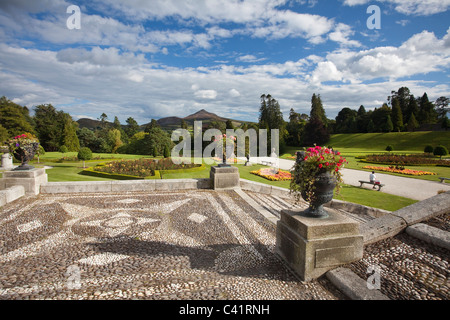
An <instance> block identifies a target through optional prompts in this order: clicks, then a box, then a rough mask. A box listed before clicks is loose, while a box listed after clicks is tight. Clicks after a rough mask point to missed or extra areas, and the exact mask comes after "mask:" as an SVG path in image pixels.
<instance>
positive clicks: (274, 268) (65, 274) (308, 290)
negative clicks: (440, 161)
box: [0, 190, 450, 300]
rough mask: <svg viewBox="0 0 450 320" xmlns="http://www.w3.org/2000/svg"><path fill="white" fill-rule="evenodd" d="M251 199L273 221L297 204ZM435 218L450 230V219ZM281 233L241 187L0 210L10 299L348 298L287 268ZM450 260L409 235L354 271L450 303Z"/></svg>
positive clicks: (386, 289)
mask: <svg viewBox="0 0 450 320" xmlns="http://www.w3.org/2000/svg"><path fill="white" fill-rule="evenodd" d="M247 194H248V195H249V196H250V197H251V198H252V199H253V200H254V201H256V202H258V203H259V204H260V205H261V206H262V207H263V208H265V209H266V210H268V211H270V212H271V213H272V214H273V215H274V216H278V217H279V211H280V210H281V209H287V208H292V206H293V203H292V202H291V201H289V199H282V198H279V197H277V196H273V195H272V196H268V195H262V194H258V193H252V192H247ZM289 202H290V203H289ZM296 207H297V208H300V209H302V208H303V209H304V208H306V204H300V205H299V206H296ZM341 212H342V213H343V214H346V215H348V216H350V217H351V218H353V219H355V220H357V221H358V222H360V223H365V222H366V221H368V220H371V219H373V218H372V217H369V216H362V215H355V214H350V213H346V212H344V211H341ZM426 223H428V224H430V225H432V226H434V227H438V228H441V229H443V230H446V231H449V230H450V217H449V215H448V214H447V215H444V216H442V217H437V218H433V219H431V220H429V221H427V222H426ZM275 230H276V226H275V225H274V224H272V223H270V222H268V221H267V220H266V219H265V218H264V217H263V216H262V215H261V214H260V213H259V212H258V211H256V210H255V209H254V208H253V207H251V206H250V205H249V204H248V203H247V202H246V201H244V200H243V199H242V198H241V197H240V196H239V195H238V194H237V193H235V192H234V191H223V192H214V191H208V190H195V191H179V192H159V193H145V192H132V193H131V192H130V193H117V194H114V193H108V194H105V193H101V194H100V193H98V194H96V193H91V194H62V195H50V194H41V195H39V196H37V197H25V198H22V199H19V200H17V201H14V202H12V203H9V204H7V205H6V206H4V207H2V208H0V299H2V300H3V299H86V300H90V299H92V300H94V299H95V300H97V299H101V300H106V299H147V300H162V299H164V300H172V299H185V300H187V299H189V300H201V299H205V300H206V299H207V300H222V299H228V300H240V299H245V300H271V299H275V300H312V299H327V300H335V299H346V297H345V296H344V295H342V294H341V293H340V292H339V291H338V290H336V288H335V287H334V286H333V285H332V284H331V283H330V282H329V281H328V280H327V279H326V277H321V278H320V279H318V280H316V281H312V282H309V283H305V282H301V281H299V280H298V279H297V278H296V277H295V276H294V275H293V274H292V273H291V272H290V271H289V270H288V269H286V267H285V266H284V264H283V263H282V262H281V261H280V260H278V258H277V257H276V256H275V254H274V245H275ZM449 260H450V257H449V252H448V250H445V249H442V248H438V247H435V246H432V245H429V244H427V243H425V242H423V241H420V240H417V239H415V238H412V237H410V236H408V235H407V234H405V233H402V234H400V235H397V236H396V237H393V238H390V239H385V240H383V241H380V242H377V243H374V244H371V245H368V246H366V247H365V250H364V257H363V259H361V260H359V261H357V262H355V263H352V264H349V265H347V266H346V267H347V268H350V269H351V270H352V271H354V272H355V273H356V274H357V275H358V276H360V277H361V278H362V279H367V278H368V276H369V275H370V274H368V273H367V270H368V267H369V266H371V265H374V264H376V265H377V266H379V267H380V269H381V289H380V291H381V292H382V293H383V294H385V295H387V296H388V297H389V298H390V299H413V300H415V299H417V300H430V299H439V300H448V299H449V297H450V296H449V283H448V277H449Z"/></svg>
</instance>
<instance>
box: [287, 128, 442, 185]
mask: <svg viewBox="0 0 450 320" xmlns="http://www.w3.org/2000/svg"><path fill="white" fill-rule="evenodd" d="M326 145H327V146H332V147H333V149H334V150H338V151H340V152H341V153H342V155H343V156H344V157H345V158H346V159H347V161H348V164H346V166H345V167H346V168H348V169H355V170H364V171H371V170H369V169H362V167H364V166H371V165H373V166H381V167H388V165H382V164H375V163H366V162H361V161H360V160H359V159H356V157H358V156H364V155H368V154H374V153H378V154H379V153H385V152H386V150H385V149H386V146H388V145H391V146H392V147H393V149H394V150H393V151H392V153H398V154H413V153H423V150H424V148H425V146H427V145H432V146H437V145H444V146H446V147H447V149H449V150H450V131H439V132H431V131H423V132H391V133H352V134H335V135H332V136H331V139H330V141H328V142H327V143H326ZM298 150H301V148H299V147H287V148H286V152H285V153H284V154H283V155H282V156H281V157H282V158H284V159H289V160H292V159H290V158H289V157H291V156H293V155H295V152H296V151H298ZM444 158H450V155H448V156H447V157H444ZM449 161H450V160H449ZM405 168H407V169H412V170H421V171H430V172H434V173H436V175H426V176H410V175H402V174H398V173H388V172H381V171H380V173H384V174H392V175H396V176H401V177H408V178H414V179H421V180H429V181H439V177H449V178H450V167H438V166H405ZM446 183H450V181H446Z"/></svg>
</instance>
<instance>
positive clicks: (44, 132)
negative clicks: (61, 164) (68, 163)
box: [34, 104, 70, 151]
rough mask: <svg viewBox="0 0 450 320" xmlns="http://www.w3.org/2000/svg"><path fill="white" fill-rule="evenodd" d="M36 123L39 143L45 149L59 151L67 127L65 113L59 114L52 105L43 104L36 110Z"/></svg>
mask: <svg viewBox="0 0 450 320" xmlns="http://www.w3.org/2000/svg"><path fill="white" fill-rule="evenodd" d="M69 117H70V116H69ZM34 122H35V123H36V133H37V136H38V138H39V142H40V143H41V144H42V146H43V147H44V149H45V150H47V151H58V150H59V147H60V145H61V137H62V134H63V129H64V126H65V116H64V112H63V111H60V112H58V111H57V110H56V109H55V107H53V106H52V105H51V104H41V105H38V106H36V107H35V108H34ZM67 129H68V130H69V128H67Z"/></svg>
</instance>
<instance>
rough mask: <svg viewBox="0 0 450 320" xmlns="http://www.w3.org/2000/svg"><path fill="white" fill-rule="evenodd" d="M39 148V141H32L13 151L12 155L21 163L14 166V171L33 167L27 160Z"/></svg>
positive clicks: (31, 157)
mask: <svg viewBox="0 0 450 320" xmlns="http://www.w3.org/2000/svg"><path fill="white" fill-rule="evenodd" d="M38 149H39V143H38V142H33V143H30V144H28V145H25V146H21V147H20V148H17V149H16V150H15V151H14V157H15V158H16V159H17V160H20V161H21V165H20V166H18V167H16V168H15V169H14V170H15V171H25V170H31V169H34V167H33V166H31V165H29V164H28V162H29V161H30V160H32V159H33V158H34V155H35V154H36V152H37V151H38Z"/></svg>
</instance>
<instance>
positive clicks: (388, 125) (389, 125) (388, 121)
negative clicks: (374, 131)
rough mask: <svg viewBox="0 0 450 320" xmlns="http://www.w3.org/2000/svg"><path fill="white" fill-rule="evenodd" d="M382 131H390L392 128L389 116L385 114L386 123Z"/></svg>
mask: <svg viewBox="0 0 450 320" xmlns="http://www.w3.org/2000/svg"><path fill="white" fill-rule="evenodd" d="M383 129H384V131H386V132H392V130H394V125H393V124H392V120H391V116H389V115H388V116H387V119H386V123H385V124H384V127H383Z"/></svg>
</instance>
